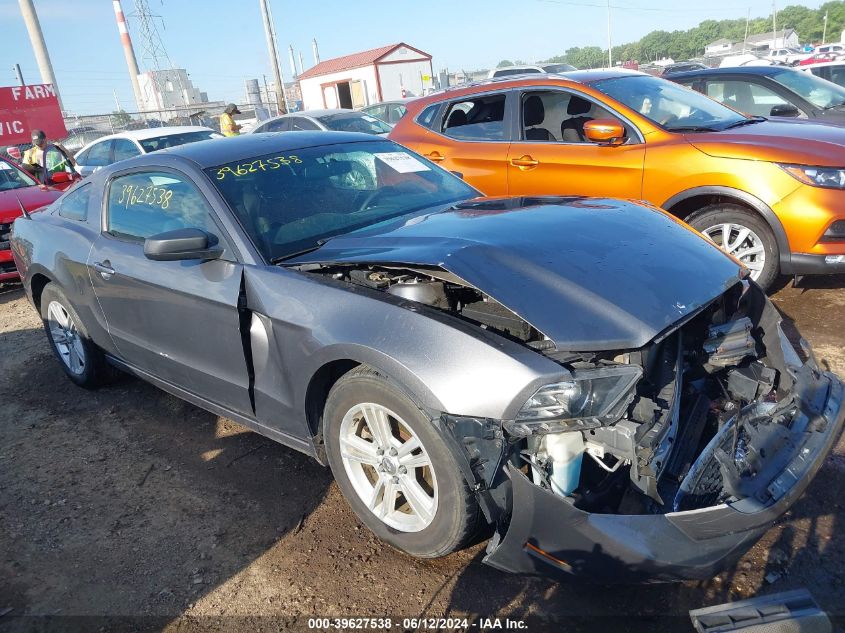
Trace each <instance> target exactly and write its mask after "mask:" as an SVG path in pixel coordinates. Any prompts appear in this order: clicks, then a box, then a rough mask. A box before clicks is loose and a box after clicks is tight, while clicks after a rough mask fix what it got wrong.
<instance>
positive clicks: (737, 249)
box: [701, 222, 766, 281]
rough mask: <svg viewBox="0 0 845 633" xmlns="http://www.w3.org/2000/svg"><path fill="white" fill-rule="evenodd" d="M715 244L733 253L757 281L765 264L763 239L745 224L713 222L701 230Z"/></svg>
mask: <svg viewBox="0 0 845 633" xmlns="http://www.w3.org/2000/svg"><path fill="white" fill-rule="evenodd" d="M701 232H702V234H703V235H704V236H705V237H707V238H708V239H709V240H710V241H711V242H713V243H714V244H715V245H716V246H718V247H719V248H721V249H722V250H723V251H725V252H727V253H729V254H731V255H733V256H734V257H736V258H737V259H738V260H739V261H741V262H742V263H743V265H745V267H746V268H748V269H749V270H750V271H751V279H753V280H754V281H757V278H758V277H760V274H761V273H762V272H763V267H764V266H765V265H766V247H765V245H764V244H763V240H761V239H760V236H759V235H757V234H756V233H755V232H754V231H752V230H751V229H749V228H748V227H747V226H742V225H741V224H734V223H730V222H726V223H724V224H715V225H713V226H711V227H708V228H706V229H704V230H703V231H701Z"/></svg>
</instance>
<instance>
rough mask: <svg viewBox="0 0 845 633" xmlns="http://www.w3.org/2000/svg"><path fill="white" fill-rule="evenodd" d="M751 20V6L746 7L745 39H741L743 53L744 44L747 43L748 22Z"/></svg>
mask: <svg viewBox="0 0 845 633" xmlns="http://www.w3.org/2000/svg"><path fill="white" fill-rule="evenodd" d="M750 21H751V7H748V14H747V15H746V16H745V39H744V40H742V52H743V53H745V46H746V45H747V44H748V23H749V22H750Z"/></svg>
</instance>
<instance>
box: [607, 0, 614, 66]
mask: <svg viewBox="0 0 845 633" xmlns="http://www.w3.org/2000/svg"><path fill="white" fill-rule="evenodd" d="M607 67H608V68H613V44H612V43H611V41H610V0H607Z"/></svg>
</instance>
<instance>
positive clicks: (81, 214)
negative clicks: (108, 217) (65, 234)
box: [59, 184, 91, 222]
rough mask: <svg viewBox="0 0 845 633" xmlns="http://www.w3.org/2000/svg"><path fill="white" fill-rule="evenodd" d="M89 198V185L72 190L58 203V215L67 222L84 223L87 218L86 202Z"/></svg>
mask: <svg viewBox="0 0 845 633" xmlns="http://www.w3.org/2000/svg"><path fill="white" fill-rule="evenodd" d="M90 198H91V185H90V184H85V185H82V186H81V187H77V188H76V189H73V190H72V191H70V192H69V193H68V194H67V195H65V196H64V197H63V198H62V200H61V202H60V203H59V215H60V216H62V217H63V218H67V219H68V220H77V221H79V222H84V221H85V220H86V219H87V218H88V201H89V200H90Z"/></svg>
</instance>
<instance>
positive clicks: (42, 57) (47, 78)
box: [18, 0, 64, 110]
mask: <svg viewBox="0 0 845 633" xmlns="http://www.w3.org/2000/svg"><path fill="white" fill-rule="evenodd" d="M18 2H19V3H20V5H21V14H22V15H23V21H24V24H26V30H27V32H28V33H29V41H30V42H31V43H32V52H33V53H35V61H36V62H38V70H39V71H40V72H41V81H42V82H44V83H45V84H52V85H53V90H55V91H56V99H58V101H59V108H61V109H62V110H64V106H63V105H62V97H61V95H60V94H59V86H58V84H56V76H55V75H54V74H53V64H51V63H50V55H49V54H48V53H47V43H46V42H45V41H44V34H43V33H42V32H41V23H40V22H39V21H38V14H37V13H36V12H35V6H34V5H33V4H32V0H18Z"/></svg>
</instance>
